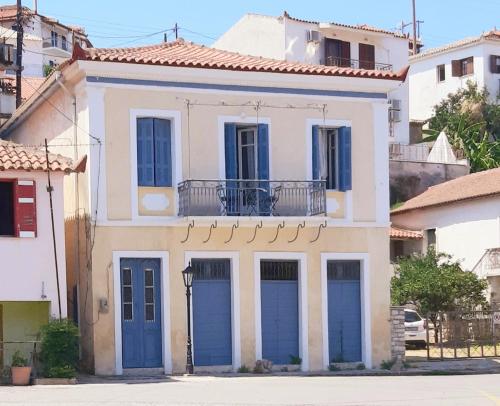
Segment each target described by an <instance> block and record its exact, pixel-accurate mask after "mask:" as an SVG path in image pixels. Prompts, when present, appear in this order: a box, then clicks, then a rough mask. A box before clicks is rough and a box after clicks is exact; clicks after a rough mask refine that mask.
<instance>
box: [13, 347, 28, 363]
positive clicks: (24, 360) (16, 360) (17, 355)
mask: <svg viewBox="0 0 500 406" xmlns="http://www.w3.org/2000/svg"><path fill="white" fill-rule="evenodd" d="M10 366H11V367H27V366H28V359H27V358H26V357H23V356H22V355H21V351H19V350H17V351H16V352H15V353H14V355H12V362H11V363H10Z"/></svg>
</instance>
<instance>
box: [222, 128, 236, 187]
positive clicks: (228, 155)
mask: <svg viewBox="0 0 500 406" xmlns="http://www.w3.org/2000/svg"><path fill="white" fill-rule="evenodd" d="M224 146H225V148H224V151H225V159H226V179H238V150H237V146H236V124H234V123H225V124H224Z"/></svg>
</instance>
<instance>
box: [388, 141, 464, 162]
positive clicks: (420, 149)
mask: <svg viewBox="0 0 500 406" xmlns="http://www.w3.org/2000/svg"><path fill="white" fill-rule="evenodd" d="M432 149H434V151H435V152H436V153H437V156H438V157H439V156H442V157H443V161H442V163H449V162H446V161H444V158H445V157H446V156H447V154H448V149H446V148H440V147H438V146H435V145H434V146H433V145H432V144H430V143H421V144H399V143H390V144H389V159H392V160H395V161H413V162H428V159H429V154H430V152H431V150H432ZM453 154H454V155H455V158H456V159H457V160H463V159H464V158H465V156H464V154H463V152H462V151H456V150H453ZM432 162H434V163H439V162H438V161H436V160H434V159H433V160H432Z"/></svg>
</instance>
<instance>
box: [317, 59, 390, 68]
mask: <svg viewBox="0 0 500 406" xmlns="http://www.w3.org/2000/svg"><path fill="white" fill-rule="evenodd" d="M325 65H326V66H339V67H342V68H353V69H368V70H386V71H392V65H391V64H388V63H380V62H374V61H360V60H358V59H346V58H339V57H336V56H327V57H326V58H325Z"/></svg>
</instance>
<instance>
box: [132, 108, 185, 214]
mask: <svg viewBox="0 0 500 406" xmlns="http://www.w3.org/2000/svg"><path fill="white" fill-rule="evenodd" d="M138 118H162V119H166V120H170V124H171V129H172V132H171V134H172V137H171V141H172V148H171V151H172V160H173V162H172V188H173V189H177V185H178V184H179V183H180V182H182V131H181V129H182V128H181V125H182V121H181V118H182V115H181V112H180V111H179V110H158V109H130V163H131V167H130V198H131V209H132V220H139V219H141V220H143V219H149V220H157V221H158V220H164V219H168V218H170V217H171V216H140V215H139V201H138V193H139V182H138V179H137V119H138ZM174 195H175V201H174V206H175V208H177V207H178V198H179V197H178V195H177V193H175V194H174Z"/></svg>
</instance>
